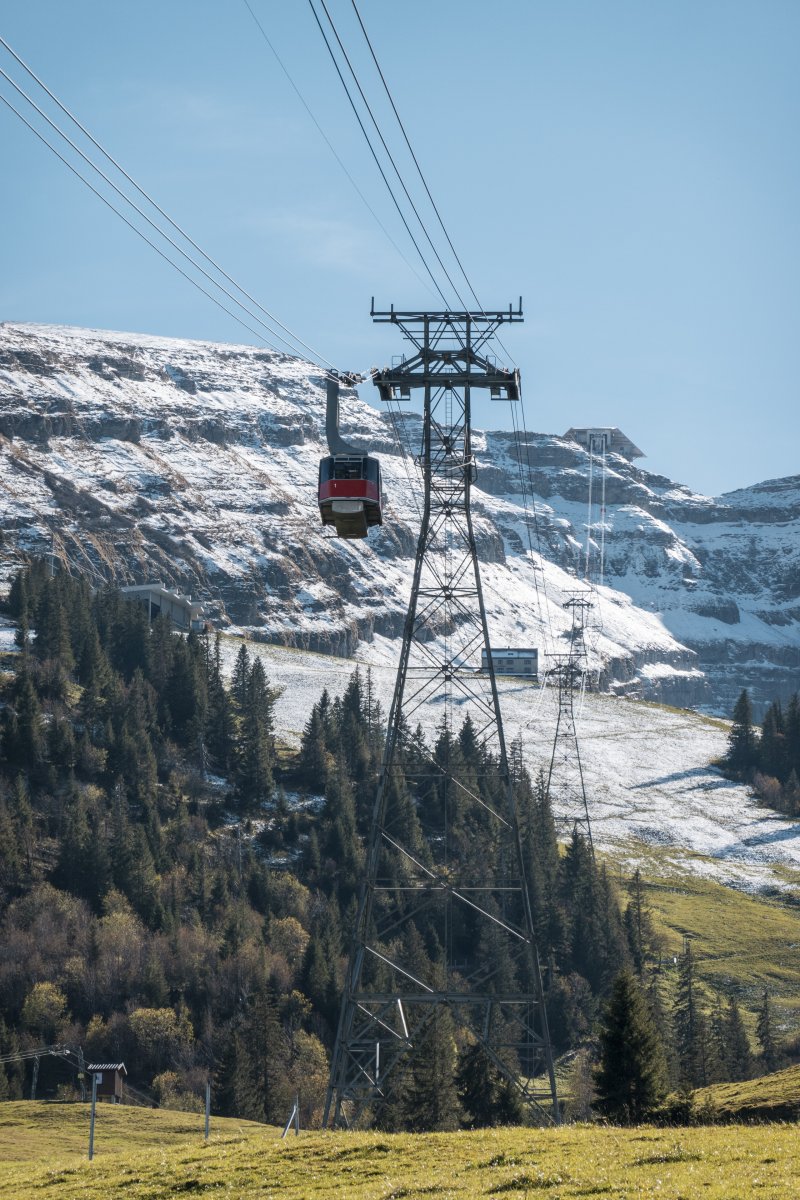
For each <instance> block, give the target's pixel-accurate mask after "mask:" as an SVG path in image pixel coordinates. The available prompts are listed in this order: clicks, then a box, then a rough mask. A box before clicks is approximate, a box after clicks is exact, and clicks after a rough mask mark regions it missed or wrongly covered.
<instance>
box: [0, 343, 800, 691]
mask: <svg viewBox="0 0 800 1200" xmlns="http://www.w3.org/2000/svg"><path fill="white" fill-rule="evenodd" d="M343 410H344V411H343V417H344V420H343V433H344V435H345V436H346V437H347V438H348V440H350V441H353V442H355V443H356V444H363V445H364V447H365V448H367V447H369V448H370V449H371V450H373V451H375V452H378V453H380V454H381V459H382V465H383V473H384V483H385V489H386V493H387V499H388V504H387V513H386V521H385V524H384V526H383V528H382V529H380V530H378V531H375V532H373V533H372V534H371V535H370V538H369V540H368V542H366V543H362V542H359V543H347V542H342V541H339V540H338V539H336V538H331V537H330V536H328V534H327V532H326V533H323V531H322V528H321V526H320V525H319V521H318V514H317V510H316V474H317V463H318V460H319V458H320V456H321V455H322V454H323V453H325V448H324V432H323V419H324V388H323V381H322V380H321V378H320V377H319V374H318V372H317V371H316V369H315V368H313V367H312V366H310V365H309V364H307V363H304V362H302V361H300V360H298V359H294V358H291V357H289V356H284V355H280V354H274V353H270V352H263V351H259V350H255V349H252V348H249V347H241V346H221V345H211V344H208V343H201V342H185V341H174V340H169V339H161V338H153V337H141V336H137V335H130V334H112V333H98V332H93V331H87V330H79V329H64V328H57V327H44V326H30V325H29V326H25V325H12V324H4V325H2V326H0V463H1V466H2V475H1V476H0V534H1V536H2V542H1V543H0V578H5V579H6V580H7V579H8V577H9V576H10V574H11V572H12V571H13V570H14V569H15V567H16V566H17V565H18V564H19V562H21V561H23V560H24V558H25V556H27V555H30V554H41V553H51V552H52V553H53V554H54V555H55V557H56V558H57V559H59V560H61V561H62V562H63V564H64V565H65V566H68V567H69V569H71V570H73V571H77V570H80V571H84V572H86V573H87V574H88V575H89V576H90V577H91V578H92V579H94V580H95V581H96V582H98V583H99V582H101V581H103V580H112V581H115V582H117V583H133V582H144V581H148V580H153V579H160V580H162V581H163V582H165V583H166V584H168V585H172V586H175V587H177V588H179V589H180V590H181V591H185V592H190V593H191V594H192V595H193V596H195V597H197V598H199V599H201V600H202V601H203V602H204V604H205V606H206V611H207V613H208V614H209V615H210V616H211V617H212V618H213V619H214V620H215V621H217V622H219V623H220V624H223V625H224V624H231V625H234V626H238V627H246V628H247V629H248V630H249V631H250V632H251V634H252V635H254V636H257V637H261V638H263V639H265V640H270V641H274V642H279V643H284V644H287V645H295V646H300V647H304V648H311V649H318V650H324V651H328V652H334V653H339V654H352V653H354V652H355V651H356V649H357V648H359V650H360V653H361V654H363V655H365V656H370V655H372V656H373V657H375V656H378V657H381V656H382V657H383V658H384V659H389V658H391V657H392V655H393V654H394V650H393V648H392V645H391V642H392V641H393V639H395V638H397V637H398V636H399V633H400V630H401V628H402V622H403V619H404V615H405V607H406V603H407V599H408V592H409V584H410V574H411V568H412V565H413V555H414V548H415V544H416V529H417V524H418V518H417V512H416V507H415V494H416V493H415V486H416V484H417V481H416V480H415V476H414V469H413V467H412V466H410V464H409V463H408V462H407V461H406V460H404V459H403V458H402V457H401V455H400V453H399V447H398V445H397V443H396V441H395V439H394V437H393V430H392V427H391V426H390V425H389V424H388V423H387V422H386V420H385V418H384V416H383V414H381V413H379V412H378V411H376V409H374V408H372V407H371V406H369V405H367V404H365V403H363V402H361V401H360V400H358V398H357V396H356V395H355V393H353V394H352V395H351V396H350V397H349V398H346V400H345V403H344V405H343ZM409 427H410V428H409V432H410V437H411V441H412V442H413V441H414V439H415V436H416V433H417V432H418V428H419V422H418V421H416V420H415V419H414V418H413V417H412V418H410V420H409ZM476 444H477V447H478V468H479V475H478V483H477V486H476V489H475V490H474V493H473V497H474V509H475V518H476V519H475V525H476V533H477V537H478V541H479V547H480V554H481V558H482V561H483V563H484V567H483V571H484V579H485V591H486V599H487V605H488V609H489V619H490V628H491V634H492V638H493V641H494V642H495V643H496V644H517V645H519V644H523V643H530V642H532V643H533V644H535V645H538V646H539V647H540V650H543V651H545V652H546V651H547V650H548V649H552V648H557V647H558V645H559V644H562V645H563V640H562V639H563V637H564V636H565V634H566V632H567V629H568V623H569V618H568V613H567V612H565V610H564V608H563V604H564V601H565V599H567V598H568V596H569V594H570V593H571V591H572V590H573V589H574V588H575V586H576V584H575V572H576V567H577V568H578V573H581V572H582V570H583V565H584V563H585V556H584V548H583V547H584V542H585V537H586V526H587V496H588V484H587V475H588V458H587V455H586V452H585V451H584V450H582V449H581V448H580V447H579V446H577V445H576V444H574V443H569V442H565V441H563V440H562V439H559V438H554V437H547V436H544V435H533V436H532V437H531V438H530V440H529V444H528V447H527V456H528V459H529V464H530V472H531V479H532V482H533V490H534V492H535V494H536V510H537V513H536V528H535V530H532V531H531V532H530V533H529V526H528V525H527V524H526V519H525V511H524V507H523V503H522V496H521V483H520V463H519V457H520V451H519V447H518V444H517V442H516V441H515V439H514V438H513V436H512V435H511V434H508V433H487V434H485V435H478V436H477V438H476ZM606 503H607V513H606V519H605V536H604V544H605V556H604V582H605V585H606V586H595V587H594V589H593V603H594V607H593V609H592V616H591V621H590V628H589V631H588V641H589V644H590V649H591V656H592V662H593V666H594V670H595V676H596V678H597V680H598V681H599V683H600V685H601V686H604V687H608V688H611V689H614V690H617V691H627V692H631V693H636V694H641V695H645V696H648V697H651V698H660V699H664V700H666V701H668V702H671V703H679V704H699V703H705V704H708V705H711V706H713V707H719V708H722V709H727V708H728V707H729V706H730V702H731V697H732V696H735V693H736V691H737V689H738V688H740V687H741V686H743V685H745V684H747V685H749V686H751V687H752V688H753V689H754V691H756V693H757V694H758V696H759V697H760V696H763V697H770V698H771V697H772V695H773V694H778V693H779V692H785V691H787V690H794V689H795V688H796V687H797V676H798V666H799V665H800V655H799V654H798V639H797V632H798V620H800V551H798V542H797V532H798V528H797V526H798V520H800V480H797V479H794V480H780V481H775V482H773V483H767V484H761V485H759V486H757V487H755V488H751V489H747V490H745V491H742V492H737V493H732V494H731V495H730V496H724V497H721V498H720V499H718V500H711V499H709V498H707V497H702V496H696V495H693V494H692V493H690V492H689V491H688V490H687V489H685V488H682V487H680V486H678V485H676V484H674V483H672V482H671V481H669V480H667V479H663V478H660V477H657V476H653V475H650V474H648V473H647V472H645V471H642V470H639V469H637V468H635V467H633V466H631V465H630V464H629V463H627V462H626V461H625V460H623V459H619V458H611V459H610V460H609V468H608V471H607V476H606ZM593 523H594V525H595V529H594V535H595V541H596V542H597V543H598V546H597V547H594V546H593V547H592V550H591V553H590V566H591V571H590V574H592V575H593V576H594V580H595V583H597V582H598V576H599V569H600V564H599V540H600V537H599V532H598V531H599V512H597V511H596V512H595V514H594V517H593ZM529 540H530V542H531V544H532V549H533V553H529Z"/></svg>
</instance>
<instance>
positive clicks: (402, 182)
mask: <svg viewBox="0 0 800 1200" xmlns="http://www.w3.org/2000/svg"><path fill="white" fill-rule="evenodd" d="M320 4H321V5H322V8H323V10H324V12H325V16H326V17H327V18H328V21H329V23H330V27H331V29H332V30H333V33H334V36H335V38H336V41H337V42H338V44H339V49H340V50H341V52H342V54H343V55H344V60H345V62H346V63H347V66H348V69H349V71H350V74H351V75H352V77H353V80H354V82H355V85H356V87H357V88H358V91H359V95H360V96H361V99H362V100H363V102H364V104H365V106H366V109H367V112H368V113H369V117H370V120H371V121H372V124H373V125H374V126H375V132H376V133H377V135H378V137H379V138H380V140H381V145H382V146H383V148H384V150H385V151H386V154H387V155H388V157H389V162H390V163H391V164H392V167H393V168H394V173H395V175H396V176H397V178H398V180H399V182H400V186H401V187H402V189H403V191H404V192H405V195H406V199H407V200H408V203H409V204H410V205H411V209H412V211H413V213H414V216H415V217H416V218H417V221H418V222H419V226H420V229H421V230H422V232H423V233H424V234H425V237H426V239H427V242H428V245H429V246H430V248H431V250H432V251H433V253H434V255H435V256H436V261H437V262H438V264H439V266H440V267H441V268H442V270H443V271H444V274H445V278H446V279H447V282H448V283H449V284H450V287H451V288H452V289H453V291H454V292H455V294H456V297H457V299H458V301H459V303H460V304H461V307H462V308H464V309H466V307H467V305H466V304H465V302H464V299H463V297H462V296H461V294H460V293H459V290H458V288H457V287H456V285H455V283H454V282H453V279H452V276H451V275H450V272H449V271H448V269H447V267H446V266H445V265H444V262H443V260H442V257H441V255H440V254H439V251H438V250H437V249H436V246H435V244H434V241H433V239H432V237H431V235H430V234H429V233H428V228H427V226H426V224H425V222H424V221H423V219H422V217H421V216H420V213H419V209H418V208H417V206H416V204H415V203H414V200H413V198H412V196H411V193H410V192H409V190H408V188H407V187H406V183H405V180H404V179H403V176H402V173H401V171H400V168H399V167H398V166H397V163H396V162H395V160H394V156H393V154H392V152H391V150H390V149H389V146H388V144H387V142H386V139H385V138H384V136H383V134H382V133H381V129H380V126H379V124H378V122H377V120H376V118H375V114H374V113H373V111H372V106H371V105H370V102H369V100H368V99H367V97H366V95H365V94H364V89H363V88H362V86H361V84H360V83H359V80H358V75H357V74H356V72H355V69H354V67H353V64H352V63H351V61H350V56H349V55H348V53H347V50H346V49H345V47H344V44H343V42H342V39H341V38H340V37H339V32H338V30H337V28H336V25H335V24H334V21H333V17H332V16H331V14H330V12H329V11H328V6H327V4H326V3H325V0H320Z"/></svg>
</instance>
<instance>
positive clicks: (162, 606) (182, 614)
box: [120, 582, 205, 633]
mask: <svg viewBox="0 0 800 1200" xmlns="http://www.w3.org/2000/svg"><path fill="white" fill-rule="evenodd" d="M120 593H121V595H122V598H123V600H131V601H133V602H134V603H136V604H141V605H143V607H144V608H146V609H147V615H148V617H149V618H150V620H151V621H153V620H155V618H156V617H158V616H165V617H169V619H170V621H171V622H172V628H173V629H177V630H178V631H179V632H181V633H188V632H189V630H190V629H196V630H201V629H202V628H203V626H204V624H205V622H204V620H203V608H202V605H200V604H196V603H193V602H192V597H191V596H182V595H181V594H180V593H179V592H171V591H170V590H169V588H167V587H164V584H163V583H160V582H159V583H137V584H134V585H133V586H131V587H123V588H120Z"/></svg>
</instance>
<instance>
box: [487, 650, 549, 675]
mask: <svg viewBox="0 0 800 1200" xmlns="http://www.w3.org/2000/svg"><path fill="white" fill-rule="evenodd" d="M492 665H493V666H494V669H495V673H496V674H497V675H524V676H525V678H527V679H536V678H537V676H538V674H539V651H538V650H534V649H533V648H532V647H523V646H492ZM481 670H482V671H488V670H489V660H488V657H487V654H486V648H485V647H484V648H483V650H481Z"/></svg>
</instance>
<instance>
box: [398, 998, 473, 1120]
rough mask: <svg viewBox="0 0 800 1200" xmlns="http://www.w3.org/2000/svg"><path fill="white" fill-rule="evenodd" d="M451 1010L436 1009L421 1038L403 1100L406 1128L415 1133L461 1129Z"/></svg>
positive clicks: (439, 1007)
mask: <svg viewBox="0 0 800 1200" xmlns="http://www.w3.org/2000/svg"><path fill="white" fill-rule="evenodd" d="M454 1032H455V1031H454V1026H453V1018H452V1016H451V1014H450V1010H449V1009H448V1008H444V1007H442V1006H437V1007H436V1008H435V1009H434V1011H433V1014H432V1015H431V1018H430V1022H429V1024H428V1028H427V1030H426V1031H425V1033H424V1034H422V1036H421V1037H420V1038H419V1041H418V1043H417V1045H416V1048H415V1054H414V1059H413V1062H412V1065H411V1070H410V1072H409V1079H408V1086H407V1089H406V1092H405V1096H404V1110H405V1111H404V1118H405V1120H404V1124H405V1127H406V1128H407V1129H409V1130H411V1131H412V1132H414V1133H423V1132H425V1133H427V1132H433V1131H436V1130H442V1131H444V1130H448V1129H458V1127H459V1125H460V1123H461V1105H460V1103H459V1099H458V1089H457V1087H456V1078H455V1068H456V1044H455V1037H454Z"/></svg>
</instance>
